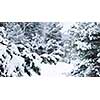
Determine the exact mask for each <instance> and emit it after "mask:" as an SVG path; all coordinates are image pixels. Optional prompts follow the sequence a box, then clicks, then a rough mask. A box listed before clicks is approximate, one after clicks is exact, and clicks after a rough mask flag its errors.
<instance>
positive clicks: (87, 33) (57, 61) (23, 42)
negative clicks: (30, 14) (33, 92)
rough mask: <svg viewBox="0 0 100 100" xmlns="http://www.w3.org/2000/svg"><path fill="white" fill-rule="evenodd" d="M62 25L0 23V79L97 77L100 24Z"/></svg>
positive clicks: (99, 61)
mask: <svg viewBox="0 0 100 100" xmlns="http://www.w3.org/2000/svg"><path fill="white" fill-rule="evenodd" d="M66 25H67V22H66V24H64V23H62V22H0V77H33V78H43V77H69V76H72V77H99V76H100V23H99V22H75V23H73V24H72V25H70V27H68V28H66V27H65V26H66ZM64 27H65V28H64Z"/></svg>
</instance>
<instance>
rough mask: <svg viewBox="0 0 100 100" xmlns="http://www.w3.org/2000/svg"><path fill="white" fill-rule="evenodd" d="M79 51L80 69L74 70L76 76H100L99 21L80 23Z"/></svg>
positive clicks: (78, 28) (78, 33)
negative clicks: (99, 60) (99, 55)
mask: <svg viewBox="0 0 100 100" xmlns="http://www.w3.org/2000/svg"><path fill="white" fill-rule="evenodd" d="M77 30H78V31H77V36H78V37H77V40H76V42H75V44H76V45H77V51H78V52H77V53H78V56H79V58H80V60H81V61H80V62H79V63H78V64H77V66H79V67H78V69H76V70H75V71H73V72H72V75H75V76H91V77H97V76H100V62H98V59H99V57H98V54H99V52H100V43H99V41H100V27H99V23H96V22H88V23H78V27H77Z"/></svg>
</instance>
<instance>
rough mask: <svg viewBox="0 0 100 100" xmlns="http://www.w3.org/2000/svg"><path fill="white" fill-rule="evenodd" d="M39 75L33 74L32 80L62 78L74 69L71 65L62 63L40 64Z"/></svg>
mask: <svg viewBox="0 0 100 100" xmlns="http://www.w3.org/2000/svg"><path fill="white" fill-rule="evenodd" d="M40 68H41V75H40V76H38V75H37V74H34V76H33V78H34V79H51V78H63V77H67V76H69V75H68V74H69V73H70V72H71V71H72V70H73V69H74V66H73V65H71V64H66V63H64V62H58V63H57V65H50V64H42V66H41V67H40Z"/></svg>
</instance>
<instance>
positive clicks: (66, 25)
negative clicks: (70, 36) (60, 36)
mask: <svg viewBox="0 0 100 100" xmlns="http://www.w3.org/2000/svg"><path fill="white" fill-rule="evenodd" d="M74 23H75V22H61V24H62V25H63V29H62V32H63V33H65V34H66V32H67V30H68V29H69V28H70V27H71V26H72V25H73V24H74Z"/></svg>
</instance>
